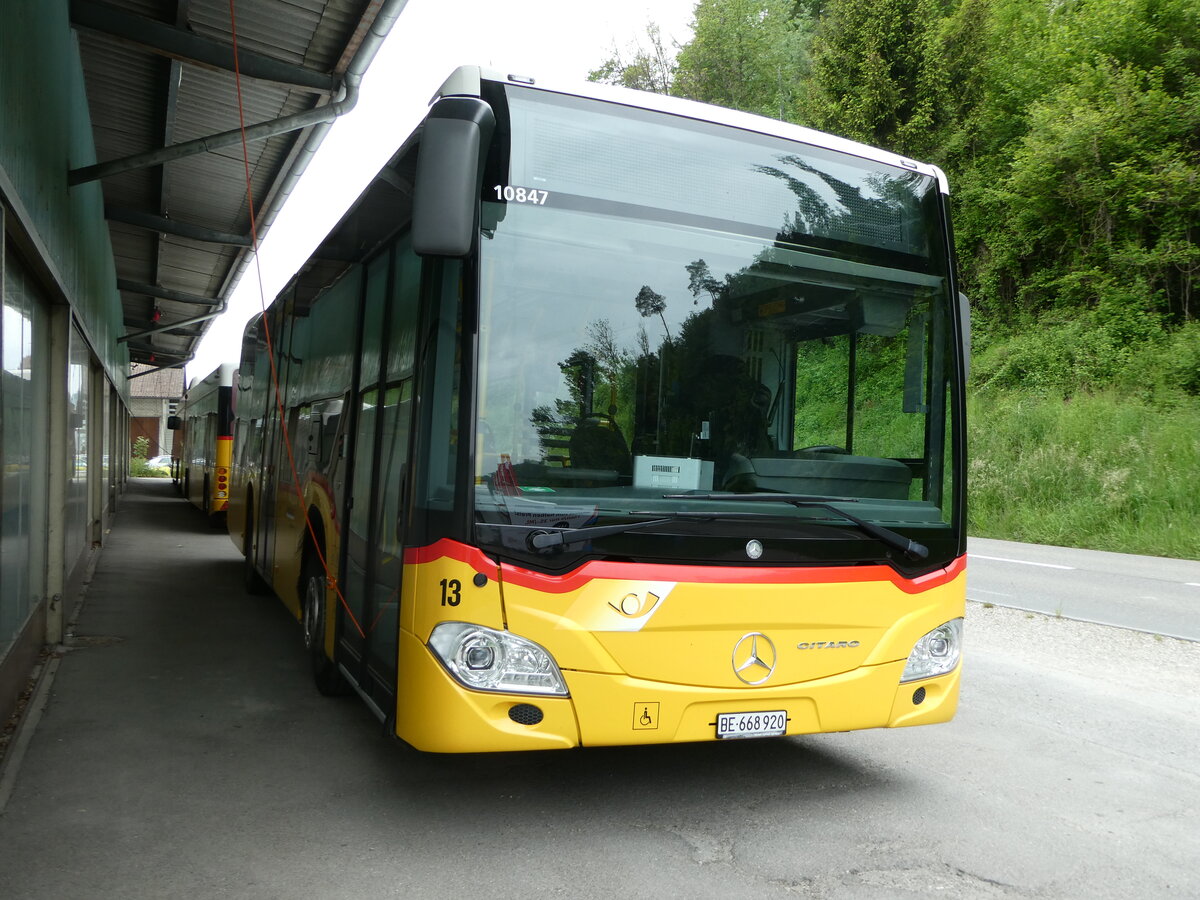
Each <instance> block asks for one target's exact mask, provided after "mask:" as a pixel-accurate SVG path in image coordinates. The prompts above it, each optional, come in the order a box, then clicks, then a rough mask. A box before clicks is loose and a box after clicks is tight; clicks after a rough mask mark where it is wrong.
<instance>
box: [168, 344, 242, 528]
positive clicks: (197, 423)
mask: <svg viewBox="0 0 1200 900" xmlns="http://www.w3.org/2000/svg"><path fill="white" fill-rule="evenodd" d="M235 368H236V367H235V366H234V365H232V364H227V363H223V364H221V365H220V366H218V367H217V368H216V369H214V370H213V371H212V372H211V373H210V374H209V375H207V376H206V377H204V378H198V379H194V380H193V381H192V383H191V384H190V385H189V386H188V389H187V392H186V394H185V395H184V399H183V408H182V410H181V413H180V416H179V419H180V424H181V426H182V431H183V438H182V441H181V442H180V443H181V445H182V449H181V450H180V451H179V471H178V475H177V478H178V479H179V481H180V490H181V491H182V492H183V496H184V498H185V499H186V500H187V501H188V502H190V503H191V504H192V505H193V506H195V507H196V508H198V509H199V510H201V511H202V512H203V513H204V514H205V515H206V516H208V517H209V520H210V522H211V523H212V525H213V526H214V527H221V526H223V525H224V522H225V513H226V510H227V509H228V507H229V496H230V493H229V492H230V477H231V472H232V465H233V426H234V408H233V376H234V371H235Z"/></svg>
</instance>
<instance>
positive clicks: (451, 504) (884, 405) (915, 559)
mask: <svg viewBox="0 0 1200 900" xmlns="http://www.w3.org/2000/svg"><path fill="white" fill-rule="evenodd" d="M947 209H948V204H947V185H946V180H945V178H944V176H943V175H942V173H941V172H940V171H939V170H938V169H937V168H935V167H933V166H930V165H924V164H921V163H918V162H915V161H913V160H909V159H904V158H901V157H899V156H895V155H893V154H891V153H887V152H884V151H882V150H876V149H872V148H870V147H866V146H863V145H861V144H857V143H853V142H851V141H847V140H843V139H840V138H836V137H831V136H829V135H825V134H821V133H818V132H815V131H811V130H809V129H806V128H801V127H797V126H794V125H789V124H786V123H783V122H777V121H773V120H770V119H765V118H760V117H757V116H753V115H748V114H744V113H739V112H733V111H730V110H726V109H719V108H716V107H712V106H705V105H701V104H697V103H692V102H688V101H684V100H679V99H675V98H670V97H663V96H657V95H654V94H649V93H638V92H633V91H627V90H622V89H618V88H613V87H609V86H602V85H594V84H589V85H583V86H579V87H571V88H560V87H556V86H554V85H549V84H543V83H541V82H540V81H536V80H534V79H529V78H519V77H515V76H505V75H502V74H497V73H490V72H487V71H484V70H480V69H478V68H462V69H459V70H457V71H456V72H455V73H454V74H453V75H452V77H451V78H450V79H449V80H448V81H447V82H446V83H445V85H444V86H443V88H442V89H441V90H440V91H439V93H438V94H437V96H436V97H435V98H434V100H433V101H432V103H431V105H430V108H429V111H428V114H427V115H426V117H425V118H424V120H423V121H422V123H421V124H420V126H419V127H418V128H417V129H416V131H415V132H414V133H413V134H412V136H411V137H410V138H409V139H408V140H407V142H406V143H404V145H403V146H402V147H401V148H400V149H399V150H398V151H397V152H396V154H395V155H394V157H393V158H392V159H391V160H390V161H389V163H388V164H387V165H386V166H385V167H384V168H383V169H382V171H380V172H379V174H378V176H377V177H376V178H375V179H374V181H373V182H372V183H371V184H370V185H369V186H368V187H367V188H366V190H365V191H364V193H363V194H362V196H361V197H359V198H358V199H357V201H356V202H355V203H354V205H353V206H352V208H351V209H350V211H349V212H348V213H347V214H346V215H345V217H344V218H343V219H342V221H341V222H340V223H339V224H338V225H337V227H336V228H335V229H334V230H333V231H332V232H331V233H330V234H329V236H328V237H327V238H326V239H325V240H324V242H323V243H322V244H321V245H320V247H319V248H318V249H317V250H316V252H315V253H314V254H313V255H312V257H311V259H309V260H308V262H307V263H306V264H305V266H304V267H303V268H302V269H301V270H300V271H299V272H298V274H297V275H296V276H295V277H294V278H293V280H292V281H291V283H290V284H289V285H288V286H287V287H286V289H285V290H283V291H282V292H281V293H280V294H279V296H278V297H277V298H276V299H275V300H274V301H273V303H272V304H271V305H270V307H269V308H268V309H267V310H266V311H265V312H264V313H263V314H262V315H261V316H259V317H257V318H256V319H254V320H253V321H251V322H250V323H249V325H248V326H247V328H246V331H245V335H244V340H243V345H242V351H241V362H240V367H239V373H238V379H237V385H236V394H237V401H236V409H237V429H236V448H235V454H234V457H235V459H234V477H233V480H232V485H231V495H230V505H229V516H228V521H229V528H230V533H231V536H232V537H233V539H234V541H235V543H236V544H237V546H238V547H240V548H241V549H242V551H243V552H244V554H245V558H246V563H245V564H246V579H247V583H248V585H249V586H250V587H266V586H269V587H270V588H271V589H273V590H274V592H275V593H276V594H278V596H279V597H280V598H281V599H282V601H283V602H284V603H285V604H286V606H287V608H288V609H289V610H290V611H291V612H292V613H293V614H294V615H295V616H296V618H297V619H298V620H299V622H300V623H301V625H302V633H303V639H304V643H305V646H306V647H307V651H308V653H309V654H310V656H311V661H312V668H313V674H314V676H315V678H316V681H317V684H318V686H319V687H320V689H321V690H322V691H324V692H337V691H340V690H345V689H353V690H354V691H356V692H357V693H358V694H359V695H360V696H361V697H362V698H363V699H364V700H365V701H366V703H367V704H368V705H369V706H370V708H371V709H372V710H373V711H374V712H375V714H376V715H378V717H379V718H380V719H381V721H382V722H384V723H385V725H386V727H387V729H388V730H389V731H390V732H392V733H394V734H395V735H396V736H398V737H399V738H401V739H403V740H404V741H406V742H408V743H409V744H411V745H412V746H414V747H416V748H418V749H421V750H426V751H438V752H475V751H495V750H529V749H538V748H563V747H576V746H600V745H636V744H650V743H670V742H683V741H704V740H717V739H733V738H760V737H770V736H779V735H797V734H807V733H814V732H829V731H845V730H849V729H860V728H874V727H884V726H886V727H892V726H901V725H921V724H928V723H934V722H944V721H946V720H948V719H949V718H951V717H952V716H953V714H954V712H955V708H956V705H957V701H958V692H959V674H960V670H961V669H960V654H961V645H962V621H963V611H964V599H965V595H964V588H965V579H966V574H965V558H966V557H965V550H966V544H965V530H964V529H965V524H966V514H965V513H966V504H965V499H964V475H965V473H964V455H965V449H964V447H965V441H964V427H965V426H964V414H963V411H964V401H963V385H964V380H965V373H966V363H967V355H968V354H967V326H968V323H967V318H966V304H965V299H963V298H960V296H959V294H958V292H957V288H956V285H955V266H954V258H953V252H952V243H951V234H950V223H949V219H948V211H947Z"/></svg>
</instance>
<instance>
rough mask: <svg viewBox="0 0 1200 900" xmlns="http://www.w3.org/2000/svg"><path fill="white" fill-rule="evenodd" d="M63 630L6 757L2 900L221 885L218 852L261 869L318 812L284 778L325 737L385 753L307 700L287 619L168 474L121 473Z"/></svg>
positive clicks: (222, 864)
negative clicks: (63, 647)
mask: <svg viewBox="0 0 1200 900" xmlns="http://www.w3.org/2000/svg"><path fill="white" fill-rule="evenodd" d="M72 632H73V636H72V637H71V638H69V639H68V646H69V647H70V649H69V650H67V651H66V652H65V653H64V654H63V655H62V658H61V659H60V660H57V661H54V662H52V663H51V667H52V668H56V670H57V671H55V672H53V673H52V674H53V680H52V681H51V682H49V684H48V690H43V691H42V696H41V697H35V699H34V701H33V702H31V704H30V707H29V709H28V710H27V717H26V726H27V727H26V728H25V732H26V733H25V734H23V735H21V736H20V737H19V738H18V740H23V741H24V742H25V746H24V747H23V748H22V749H23V751H24V752H23V758H21V759H20V760H19V765H17V766H15V767H14V765H13V763H14V759H13V756H14V754H13V752H11V751H12V750H15V749H16V746H15V744H16V742H14V747H13V748H10V753H9V758H8V761H7V763H6V772H5V775H4V777H3V782H4V784H5V786H6V787H7V789H8V791H10V792H11V795H10V796H9V797H8V802H7V804H6V807H5V808H4V809H3V815H2V816H0V897H3V898H5V900H16V898H23V897H30V898H42V897H46V898H49V897H55V898H73V897H81V898H82V897H100V896H121V897H170V896H180V897H186V896H189V895H193V893H192V892H193V890H194V888H195V887H196V886H197V884H204V885H206V889H207V891H208V892H210V893H218V894H219V893H222V891H220V890H215V891H214V887H216V886H219V885H221V884H223V883H227V882H226V880H227V879H228V878H230V877H233V878H235V879H236V878H237V873H239V872H240V871H241V866H240V865H234V864H233V860H234V859H241V860H244V861H245V865H246V866H247V867H249V868H250V869H251V870H252V869H253V865H254V863H253V858H254V857H256V856H260V855H261V856H262V858H263V859H265V860H272V861H274V863H275V866H277V865H278V860H279V857H280V856H283V857H286V856H287V855H288V850H287V848H286V847H285V846H284V845H285V844H286V843H287V841H288V838H289V834H288V830H289V828H292V827H294V823H298V822H309V823H312V824H314V825H315V824H316V823H317V822H319V821H320V818H321V810H322V808H323V807H324V806H325V805H326V804H327V803H328V802H329V798H328V797H323V796H320V795H319V794H313V793H309V794H308V795H307V796H306V795H298V793H297V791H296V790H295V785H294V780H293V776H295V778H296V779H297V780H300V781H302V782H304V781H307V783H309V784H312V783H320V781H321V771H322V769H324V768H326V767H328V766H329V765H330V764H331V761H332V760H331V756H334V755H336V752H332V753H331V748H330V746H329V745H330V744H331V742H336V738H337V736H338V735H339V733H341V734H342V735H343V736H345V732H346V730H347V729H354V730H360V731H371V732H374V734H373V735H372V738H373V741H371V742H370V743H372V744H373V743H374V742H376V741H377V742H378V744H376V746H377V747H378V748H379V749H380V750H381V751H383V752H395V750H396V745H395V744H393V743H390V742H386V741H384V740H383V739H381V738H380V737H379V736H378V724H377V723H376V721H375V720H374V719H373V718H372V717H371V716H370V714H369V713H367V712H366V710H365V708H364V707H363V706H362V704H360V703H357V702H356V701H355V700H354V698H346V702H341V701H332V702H326V701H324V700H323V698H320V697H319V696H318V695H317V694H316V692H315V690H314V688H313V686H312V681H311V677H310V676H309V674H308V671H307V667H306V665H305V658H304V656H303V653H302V651H301V649H300V631H299V626H298V625H297V624H296V623H295V622H294V621H292V620H291V618H290V616H289V615H288V613H287V612H286V610H285V609H284V608H283V606H282V604H280V603H279V601H278V600H276V599H275V598H274V597H271V596H267V597H254V596H251V595H249V594H247V593H246V592H245V591H244V589H243V587H242V583H241V554H240V553H238V551H237V549H236V548H235V547H234V546H233V544H232V543H231V541H230V539H229V536H228V535H227V534H225V533H224V532H218V531H214V530H212V529H210V528H209V527H208V524H207V521H206V519H205V517H204V516H203V515H202V514H201V513H200V511H199V510H197V509H195V508H193V507H192V506H191V505H189V504H188V503H186V502H184V501H183V500H182V499H181V498H180V497H179V495H178V494H177V493H176V492H175V490H174V488H173V486H172V484H171V482H170V481H168V480H165V479H161V480H160V479H134V480H132V481H131V483H130V487H129V489H128V491H127V492H126V494H125V496H124V497H123V498H122V501H121V506H120V509H119V511H118V513H117V517H116V521H115V525H114V527H113V529H112V533H111V534H110V535H109V536H108V541H107V543H106V545H105V547H104V550H103V552H102V553H101V555H100V559H99V562H98V564H97V566H96V570H95V573H94V575H93V577H92V580H91V583H90V586H89V587H88V589H87V595H86V598H85V600H84V603H83V606H82V609H81V611H80V613H79V616H78V621H77V623H76V625H75V627H74V628H73V629H72ZM43 698H44V700H45V705H44V708H43V707H42V701H43ZM30 718H32V719H33V721H30ZM30 725H32V726H33V727H32V729H30V728H29V727H28V726H30ZM334 764H336V765H340V763H334ZM272 806H274V807H276V808H279V809H280V810H281V811H282V810H283V809H286V820H287V821H288V823H291V824H289V825H288V826H286V827H283V828H275V827H272V826H271V824H266V823H272V824H273V823H274V822H275V821H277V820H278V817H277V816H273V815H271V813H270V809H271V807H272ZM280 824H283V823H282V822H281V823H280ZM247 832H249V834H250V835H252V837H253V839H252V840H246V838H247ZM281 842H282V843H281ZM275 866H272V868H274V867H275ZM208 867H213V868H212V870H209V871H205V869H206V868H208ZM234 883H235V884H237V883H238V882H237V881H235V882H234ZM241 883H242V884H245V882H244V881H242V882H241ZM189 885H190V886H191V887H190V888H189ZM280 891H281V894H283V893H286V887H285V886H284V885H282V884H281V885H280ZM238 894H239V890H238V889H237V888H236V887H233V888H231V895H233V896H237V895H238Z"/></svg>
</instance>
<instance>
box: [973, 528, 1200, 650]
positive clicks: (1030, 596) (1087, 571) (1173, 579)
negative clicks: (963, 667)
mask: <svg viewBox="0 0 1200 900" xmlns="http://www.w3.org/2000/svg"><path fill="white" fill-rule="evenodd" d="M968 553H969V555H970V559H969V563H970V564H969V566H968V567H967V596H968V597H970V598H971V599H972V600H978V601H980V602H981V603H994V604H997V605H999V606H1007V607H1012V608H1014V609H1026V610H1032V611H1035V612H1041V613H1045V614H1047V615H1051V616H1063V617H1065V618H1069V619H1079V620H1081V621H1085V622H1097V623H1100V624H1103V625H1116V626H1119V627H1121V628H1133V629H1137V630H1139V631H1148V632H1151V633H1154V634H1161V635H1164V636H1171V637H1178V638H1185V639H1187V640H1191V641H1200V562H1197V561H1194V560H1180V559H1161V558H1158V557H1154V556H1133V555H1130V554H1124V553H1104V552H1100V551H1096V550H1075V549H1071V548H1069V547H1046V546H1041V545H1038V544H1017V543H1012V542H1010V541H993V540H985V539H983V538H971V540H970V543H969V546H968Z"/></svg>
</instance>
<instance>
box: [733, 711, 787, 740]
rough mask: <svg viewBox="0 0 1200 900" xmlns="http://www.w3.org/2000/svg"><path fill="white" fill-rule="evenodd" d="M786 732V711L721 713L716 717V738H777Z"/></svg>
mask: <svg viewBox="0 0 1200 900" xmlns="http://www.w3.org/2000/svg"><path fill="white" fill-rule="evenodd" d="M786 731H787V711H786V710H783V709H773V710H771V711H769V712H740V713H721V714H719V715H718V716H717V737H719V738H756V737H778V736H779V735H781V734H784V733H785V732H786Z"/></svg>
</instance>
